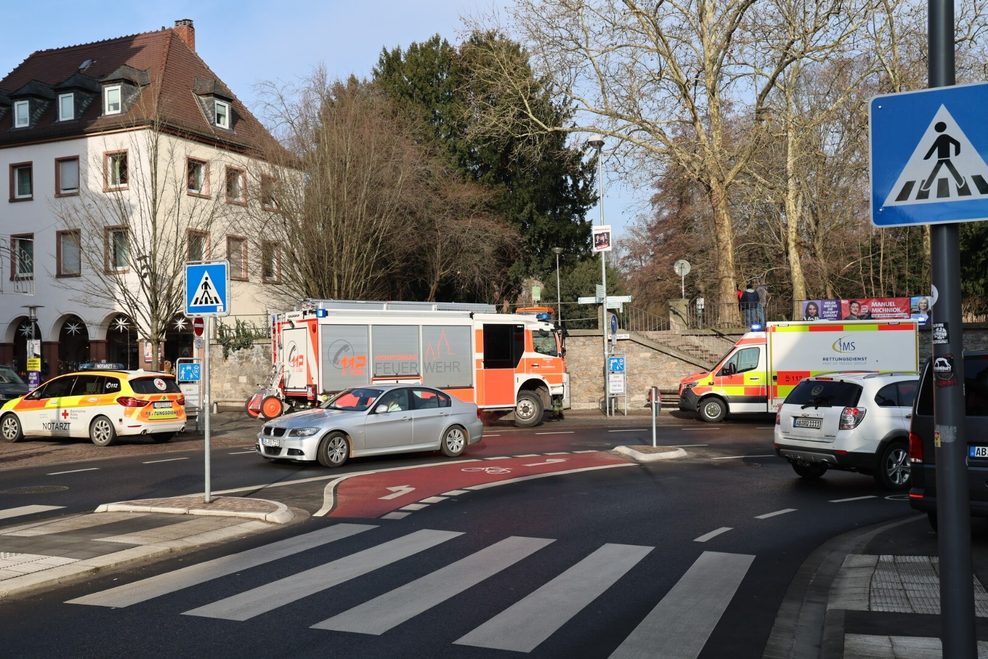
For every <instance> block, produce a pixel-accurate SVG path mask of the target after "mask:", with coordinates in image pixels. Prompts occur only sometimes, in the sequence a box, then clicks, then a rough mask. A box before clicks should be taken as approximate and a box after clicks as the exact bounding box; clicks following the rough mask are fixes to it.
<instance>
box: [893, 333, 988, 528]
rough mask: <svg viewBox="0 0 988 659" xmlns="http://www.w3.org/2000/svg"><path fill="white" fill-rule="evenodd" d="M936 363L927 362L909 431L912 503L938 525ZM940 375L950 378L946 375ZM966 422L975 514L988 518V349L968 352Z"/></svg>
mask: <svg viewBox="0 0 988 659" xmlns="http://www.w3.org/2000/svg"><path fill="white" fill-rule="evenodd" d="M936 370H937V369H936V365H935V364H934V365H931V364H930V362H927V364H926V367H925V368H924V369H923V378H922V380H921V383H920V389H919V395H918V396H916V404H915V406H914V409H913V418H912V425H911V427H910V432H909V457H910V460H911V461H912V481H913V482H912V489H911V490H909V503H910V504H911V505H912V507H913V508H915V509H916V510H922V511H924V512H925V513H926V514H927V515H928V516H929V518H930V524H932V525H933V527H934V528H936V521H937V520H936V515H937V481H936V463H935V458H936V454H935V453H934V446H933V380H934V379H935V378H936V377H938V376H937V373H936ZM940 377H949V375H943V376H940ZM964 391H965V394H966V395H965V411H966V414H967V418H966V422H965V431H964V437H963V438H962V439H963V440H964V441H965V442H966V444H967V451H966V453H967V488H968V492H969V497H970V502H971V514H972V515H976V516H979V517H988V488H986V487H985V483H986V482H988V351H979V352H967V353H965V354H964Z"/></svg>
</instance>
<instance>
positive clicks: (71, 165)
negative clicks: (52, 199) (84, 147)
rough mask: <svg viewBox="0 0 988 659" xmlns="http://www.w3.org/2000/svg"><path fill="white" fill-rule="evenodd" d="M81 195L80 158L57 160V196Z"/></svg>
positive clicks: (72, 157)
mask: <svg viewBox="0 0 988 659" xmlns="http://www.w3.org/2000/svg"><path fill="white" fill-rule="evenodd" d="M77 194H79V156H71V157H69V158H56V159H55V196H56V197H64V196H67V195H77Z"/></svg>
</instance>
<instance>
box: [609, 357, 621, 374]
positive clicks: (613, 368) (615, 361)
mask: <svg viewBox="0 0 988 659" xmlns="http://www.w3.org/2000/svg"><path fill="white" fill-rule="evenodd" d="M607 370H608V372H610V373H624V357H608V358H607Z"/></svg>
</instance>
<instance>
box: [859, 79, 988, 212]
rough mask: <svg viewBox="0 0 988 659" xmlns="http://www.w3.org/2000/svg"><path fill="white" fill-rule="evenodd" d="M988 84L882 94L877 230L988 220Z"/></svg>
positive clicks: (874, 155)
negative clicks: (879, 228) (878, 228)
mask: <svg viewBox="0 0 988 659" xmlns="http://www.w3.org/2000/svg"><path fill="white" fill-rule="evenodd" d="M985 107H988V84H986V83H979V84H976V85H958V86H953V87H936V88H933V89H924V90H921V91H916V92H907V93H904V94H888V95H885V96H876V97H875V98H873V99H871V104H870V113H869V114H870V121H869V128H870V143H871V144H870V146H871V149H870V155H871V220H872V223H873V224H874V225H875V226H878V227H894V226H912V225H917V224H943V223H949V222H970V221H976V220H985V219H988V165H986V164H985V160H986V159H988V122H986V121H985V120H984V116H983V115H984V111H985V110H984V108H985Z"/></svg>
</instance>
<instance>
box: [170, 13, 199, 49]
mask: <svg viewBox="0 0 988 659" xmlns="http://www.w3.org/2000/svg"><path fill="white" fill-rule="evenodd" d="M172 29H173V30H174V32H175V34H176V35H178V38H179V39H181V40H182V41H184V42H185V45H186V46H188V47H189V50H191V51H192V52H196V28H195V26H194V25H192V19H191V18H180V19H179V20H177V21H175V27H174V28H172Z"/></svg>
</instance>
